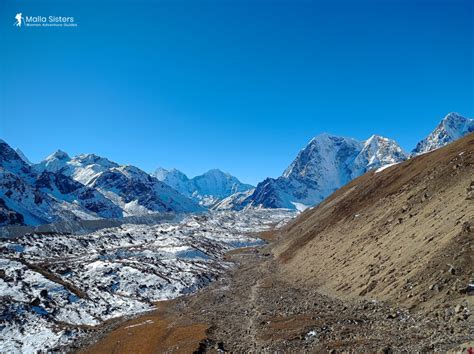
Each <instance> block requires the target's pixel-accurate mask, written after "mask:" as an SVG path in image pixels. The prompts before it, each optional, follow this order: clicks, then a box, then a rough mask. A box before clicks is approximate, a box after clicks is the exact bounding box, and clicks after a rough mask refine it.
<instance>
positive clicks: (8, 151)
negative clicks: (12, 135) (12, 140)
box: [0, 140, 31, 175]
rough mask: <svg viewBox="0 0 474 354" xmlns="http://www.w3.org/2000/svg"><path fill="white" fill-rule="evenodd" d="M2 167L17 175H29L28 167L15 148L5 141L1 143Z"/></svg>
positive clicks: (0, 160)
mask: <svg viewBox="0 0 474 354" xmlns="http://www.w3.org/2000/svg"><path fill="white" fill-rule="evenodd" d="M0 167H2V168H4V169H5V170H7V171H9V172H12V173H15V174H22V175H25V174H29V173H30V172H31V171H30V165H28V164H27V163H26V162H25V161H24V160H23V159H22V158H21V156H20V155H18V153H17V152H16V151H15V150H13V148H12V147H11V146H10V145H8V143H6V142H5V141H4V140H1V141H0Z"/></svg>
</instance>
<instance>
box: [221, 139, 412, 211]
mask: <svg viewBox="0 0 474 354" xmlns="http://www.w3.org/2000/svg"><path fill="white" fill-rule="evenodd" d="M406 159H407V155H406V154H405V152H404V151H403V150H402V149H401V148H400V146H399V145H398V144H397V143H396V142H395V141H393V140H390V139H387V138H384V137H381V136H377V135H373V136H372V137H370V138H369V139H367V140H366V141H358V140H355V139H352V138H346V137H341V136H335V135H330V134H326V133H324V134H320V135H318V136H316V137H315V138H313V139H312V140H311V141H310V142H309V143H308V144H307V145H306V146H305V147H304V148H303V149H302V150H301V151H300V152H299V153H298V156H297V157H296V158H295V160H294V161H293V162H292V163H291V164H290V166H288V168H287V169H286V170H285V171H284V172H283V175H282V176H281V177H279V178H277V179H273V178H267V179H265V180H264V181H263V182H261V183H259V184H258V185H257V188H256V189H255V191H254V192H253V193H252V194H251V195H250V196H248V197H247V198H245V199H242V196H239V197H236V198H234V199H235V200H236V201H237V202H238V203H240V204H237V205H235V207H234V208H235V209H241V208H244V207H246V206H261V207H265V208H288V209H298V210H304V209H306V208H307V207H309V206H312V205H315V204H317V203H320V202H321V201H322V200H323V199H325V198H326V197H327V196H328V195H330V194H331V193H332V192H334V191H335V190H336V189H338V188H340V187H341V186H343V185H344V184H346V183H347V182H349V181H350V180H352V179H353V178H355V177H358V176H360V175H362V174H364V173H365V172H367V171H368V170H370V169H374V168H379V167H382V166H384V165H388V164H393V163H398V162H401V161H404V160H406ZM223 205H225V206H226V207H228V202H227V203H223Z"/></svg>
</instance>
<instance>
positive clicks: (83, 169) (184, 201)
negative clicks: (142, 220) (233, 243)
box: [33, 150, 202, 216]
mask: <svg viewBox="0 0 474 354" xmlns="http://www.w3.org/2000/svg"><path fill="white" fill-rule="evenodd" d="M33 169H34V170H35V171H36V172H38V173H39V172H43V171H48V172H57V173H61V174H63V175H66V176H70V177H71V178H72V179H74V180H75V181H77V182H79V183H82V184H84V185H85V186H87V187H89V188H92V189H94V190H96V191H98V192H100V193H101V194H102V195H103V196H105V197H106V198H107V199H108V200H109V201H111V202H112V203H113V204H114V205H115V207H119V208H120V209H121V210H122V214H123V216H131V215H144V214H149V213H154V212H163V211H166V212H191V211H199V210H202V208H201V207H200V206H199V205H197V204H196V203H194V202H193V201H192V200H190V199H189V198H186V197H185V196H183V195H181V194H179V193H178V192H176V191H175V190H174V189H173V188H171V187H169V186H168V185H166V184H165V183H163V182H161V181H159V180H158V179H156V178H155V177H152V176H150V175H149V174H147V173H146V172H144V171H142V170H140V169H139V168H136V167H133V166H120V165H119V164H117V163H115V162H113V161H110V160H108V159H106V158H104V157H101V156H97V155H94V154H81V155H78V156H75V157H72V158H71V157H70V156H69V155H68V154H66V153H65V152H63V151H60V150H58V151H56V152H55V153H54V154H51V155H50V156H48V157H47V158H46V159H45V160H44V161H42V162H41V163H39V164H37V165H34V166H33Z"/></svg>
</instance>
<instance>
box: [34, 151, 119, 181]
mask: <svg viewBox="0 0 474 354" xmlns="http://www.w3.org/2000/svg"><path fill="white" fill-rule="evenodd" d="M118 166H119V164H117V163H115V162H112V161H110V160H108V159H106V158H104V157H100V156H97V155H94V154H81V155H78V156H75V157H73V158H71V157H69V155H68V154H67V153H65V152H64V151H61V150H57V151H56V152H55V153H53V154H51V155H49V156H48V157H46V159H44V160H43V161H41V162H40V163H39V164H36V165H34V166H33V169H34V170H35V171H37V172H43V171H49V172H60V173H62V174H64V175H66V176H69V177H71V178H73V179H75V180H76V181H78V182H80V183H82V184H88V183H89V182H90V181H91V180H92V179H93V178H94V177H96V176H97V175H99V174H100V173H102V172H104V171H107V170H108V169H110V168H113V167H118Z"/></svg>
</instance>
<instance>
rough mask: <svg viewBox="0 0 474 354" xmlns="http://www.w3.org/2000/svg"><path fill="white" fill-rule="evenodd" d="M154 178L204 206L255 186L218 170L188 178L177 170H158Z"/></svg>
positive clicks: (211, 204) (160, 168)
mask: <svg viewBox="0 0 474 354" xmlns="http://www.w3.org/2000/svg"><path fill="white" fill-rule="evenodd" d="M153 176H155V177H156V178H158V179H159V180H160V181H162V182H164V183H166V184H167V185H169V186H170V187H172V188H174V189H176V190H177V191H178V192H180V193H181V194H183V195H185V196H187V197H189V198H191V199H193V200H195V201H197V202H198V203H199V204H201V205H204V206H208V207H209V206H213V205H215V204H216V203H218V202H219V201H220V200H222V199H224V198H226V197H228V196H230V195H232V194H235V193H240V192H246V191H248V190H251V189H254V188H255V187H254V186H251V185H250V184H245V183H242V182H240V181H239V180H238V179H237V178H236V177H234V176H232V175H230V174H229V173H225V172H222V171H221V170H218V169H213V170H209V171H207V172H206V173H204V174H202V175H199V176H196V177H193V178H188V176H186V175H185V174H184V173H183V172H181V171H179V170H177V169H171V170H166V169H164V168H162V167H159V168H157V169H156V171H155V172H154V173H153Z"/></svg>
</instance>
